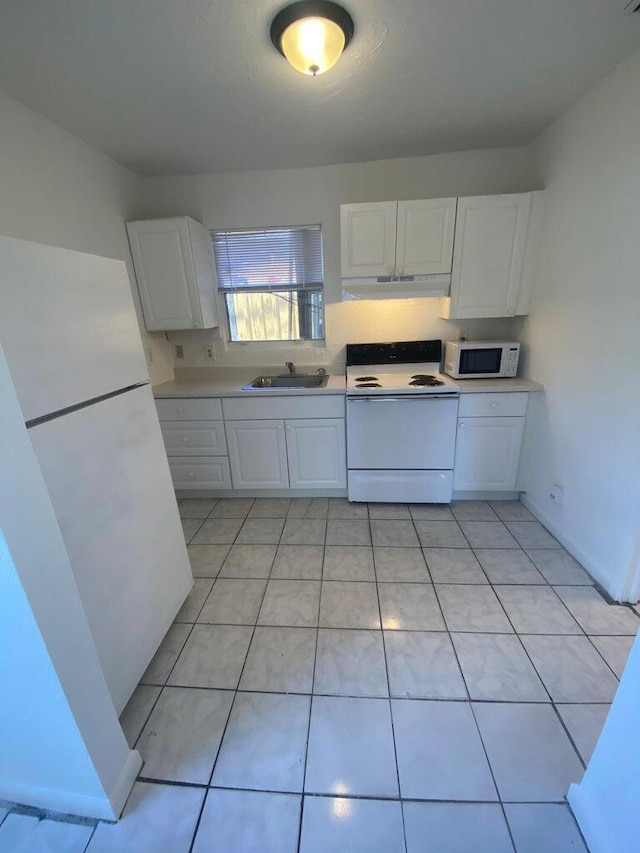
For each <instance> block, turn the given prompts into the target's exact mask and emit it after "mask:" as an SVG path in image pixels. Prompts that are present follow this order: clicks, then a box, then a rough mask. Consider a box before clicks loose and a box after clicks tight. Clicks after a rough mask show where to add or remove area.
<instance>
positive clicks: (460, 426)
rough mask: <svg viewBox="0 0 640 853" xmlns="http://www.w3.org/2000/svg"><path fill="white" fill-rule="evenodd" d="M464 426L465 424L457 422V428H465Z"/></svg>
mask: <svg viewBox="0 0 640 853" xmlns="http://www.w3.org/2000/svg"><path fill="white" fill-rule="evenodd" d="M465 426H466V424H458V428H459V429H464V428H465Z"/></svg>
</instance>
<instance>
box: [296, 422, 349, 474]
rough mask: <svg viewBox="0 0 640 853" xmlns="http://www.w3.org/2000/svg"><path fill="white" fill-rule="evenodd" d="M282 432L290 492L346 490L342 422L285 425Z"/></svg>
mask: <svg viewBox="0 0 640 853" xmlns="http://www.w3.org/2000/svg"><path fill="white" fill-rule="evenodd" d="M285 432H286V437H287V459H288V462H289V485H290V487H291V488H292V489H322V488H325V489H345V488H346V487H347V463H346V441H345V428H344V420H343V419H341V418H318V419H317V420H296V421H287V422H286V430H285Z"/></svg>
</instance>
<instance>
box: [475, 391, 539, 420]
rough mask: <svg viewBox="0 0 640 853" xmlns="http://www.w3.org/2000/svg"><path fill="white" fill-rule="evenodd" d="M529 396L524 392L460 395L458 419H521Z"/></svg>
mask: <svg viewBox="0 0 640 853" xmlns="http://www.w3.org/2000/svg"><path fill="white" fill-rule="evenodd" d="M528 401H529V395H528V394H527V393H526V392H521V391H517V392H511V393H510V392H504V393H502V392H499V393H497V394H481V393H479V394H460V405H459V407H458V417H460V418H495V417H522V416H523V415H525V414H526V412H527V403H528Z"/></svg>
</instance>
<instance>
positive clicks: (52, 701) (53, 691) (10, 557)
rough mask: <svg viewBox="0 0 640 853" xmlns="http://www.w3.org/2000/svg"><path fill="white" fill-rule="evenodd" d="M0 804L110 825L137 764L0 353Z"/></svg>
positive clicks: (121, 804)
mask: <svg viewBox="0 0 640 853" xmlns="http://www.w3.org/2000/svg"><path fill="white" fill-rule="evenodd" d="M0 399H1V400H2V406H0V435H1V436H2V441H0V470H1V471H2V489H0V650H1V652H0V685H1V693H2V711H1V720H2V721H1V723H0V799H6V800H10V801H14V802H18V803H23V804H26V805H31V806H39V807H42V808H47V809H54V810H56V811H61V812H70V813H73V814H79V815H86V816H89V817H99V818H104V819H107V820H113V819H114V818H115V817H117V816H118V815H119V813H120V811H121V809H122V807H123V806H124V802H125V799H126V796H127V794H128V792H129V790H130V788H131V785H132V784H133V781H134V779H135V776H136V773H137V771H138V769H139V767H140V765H141V759H140V756H139V755H138V753H137V752H133V751H131V750H129V748H128V746H127V743H126V741H125V739H124V735H123V733H122V730H121V728H120V725H119V723H118V718H117V715H116V711H115V708H114V707H113V702H112V701H111V696H110V694H109V691H108V689H107V685H106V682H105V680H104V676H103V674H102V669H101V668H100V663H99V661H98V656H97V653H96V649H95V646H94V643H93V639H92V636H91V632H90V630H89V625H88V623H87V620H86V616H85V613H84V609H83V607H82V602H81V600H80V596H79V593H78V589H77V587H76V584H75V579H74V576H73V571H72V568H71V565H70V563H69V559H68V556H67V552H66V549H65V547H64V542H63V540H62V534H61V532H60V528H59V527H58V523H57V521H56V518H55V514H54V511H53V507H52V506H51V502H50V500H49V496H48V493H47V490H46V486H45V484H44V480H43V478H42V474H41V472H40V469H39V466H38V463H37V461H36V457H35V454H34V451H33V448H32V446H31V442H30V440H29V436H28V433H27V430H26V428H25V425H24V422H23V416H22V411H21V409H20V406H19V403H18V398H17V395H16V393H15V388H14V387H13V383H12V381H11V377H10V375H9V370H8V367H7V363H6V361H5V357H4V353H3V351H2V349H1V348H0Z"/></svg>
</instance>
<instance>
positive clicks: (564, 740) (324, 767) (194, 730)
mask: <svg viewBox="0 0 640 853" xmlns="http://www.w3.org/2000/svg"><path fill="white" fill-rule="evenodd" d="M180 511H181V515H182V517H183V524H184V530H185V536H186V539H187V542H188V543H189V554H190V558H191V562H192V566H193V569H194V575H195V577H196V580H195V586H194V589H193V592H192V593H191V594H190V596H189V598H188V599H187V601H186V602H185V604H184V606H183V607H182V609H181V610H180V613H179V614H178V617H177V619H176V622H175V623H174V625H173V626H172V628H171V629H170V630H169V633H168V634H167V636H166V638H165V640H164V642H163V643H162V645H161V647H160V649H159V651H158V653H157V654H156V656H155V658H154V660H153V661H152V663H151V664H150V666H149V668H148V669H147V671H146V673H145V675H144V677H143V679H142V682H141V685H140V686H139V687H138V689H137V690H136V692H135V693H134V695H133V697H132V699H131V701H130V703H129V705H128V706H127V708H126V710H125V712H124V714H123V717H122V723H123V727H124V729H125V733H126V735H127V737H128V739H129V741H130V743H131V745H132V746H133V745H135V746H136V748H137V749H139V750H140V752H141V754H142V756H143V758H144V761H145V763H144V766H143V769H142V772H141V776H140V780H139V781H138V782H137V783H136V785H135V787H134V790H133V792H132V795H131V797H130V799H129V802H128V804H127V807H126V810H125V813H124V816H123V818H122V820H121V821H120V822H119V823H118V824H117V825H107V824H99V825H98V826H97V827H96V828H95V829H94V828H93V827H92V826H85V825H81V824H78V825H72V824H61V823H58V822H55V821H48V820H44V821H40V822H38V821H37V819H36V818H34V817H33V816H30V815H25V814H21V813H19V812H16V811H15V810H14V811H13V812H9V813H8V815H7V816H6V817H5V818H4V822H3V823H2V824H1V825H0V849H2V850H3V851H4V850H7V851H10V850H12V849H14V848H15V849H16V850H17V849H20V850H22V849H29V850H31V849H32V848H33V849H50V850H54V851H56V853H58V851H61V853H80V851H85V850H86V851H87V853H115V851H118V853H148V851H163V853H164V851H167V853H190V851H192V853H214V851H215V853H248V851H251V853H255V851H260V853H296V851H300V853H316V851H318V853H319V851H323V853H334V851H335V853H337V851H341V853H342V851H350V853H363V852H364V851H367V853H396V851H398V853H401V851H402V853H431V852H432V851H433V853H461V851H462V853H465V852H466V851H469V853H471V851H473V853H503V851H504V853H508V851H510V852H511V853H513V851H514V850H515V851H516V853H538V851H543V850H553V851H554V853H564V851H572V853H579V851H583V853H584V850H585V847H584V844H583V842H582V840H581V837H580V834H579V832H578V830H577V827H576V825H575V823H574V821H573V818H572V816H571V814H570V812H569V810H568V808H567V806H566V805H565V804H564V795H565V794H566V791H567V788H568V786H569V784H570V783H571V782H574V781H578V780H579V779H580V777H581V774H582V771H583V767H584V763H585V762H586V761H587V760H588V758H589V755H590V753H591V751H592V749H593V747H594V744H595V741H596V739H597V736H598V734H599V731H600V729H601V727H602V724H603V721H604V719H605V716H606V713H607V710H608V707H609V703H610V702H611V700H612V698H613V695H614V693H615V690H616V685H617V683H618V677H619V676H620V675H621V672H622V669H623V667H624V663H625V660H626V656H627V654H628V652H629V649H630V647H631V643H632V642H633V636H634V634H635V632H636V630H637V628H638V625H639V624H640V623H639V620H638V617H637V615H636V613H634V611H633V610H632V609H631V608H628V607H618V606H612V605H608V604H607V603H606V602H605V601H604V600H603V599H602V598H601V597H600V595H599V594H598V592H597V591H596V590H595V588H594V587H593V586H592V582H591V580H590V578H589V576H588V575H587V574H586V573H585V572H584V570H583V569H582V568H581V566H580V565H579V564H578V563H576V561H575V560H573V558H572V557H571V556H570V555H569V554H567V553H566V552H565V551H564V550H563V549H562V548H561V547H560V545H559V544H558V542H557V541H556V540H555V539H554V538H553V537H552V536H551V535H550V534H549V533H548V532H547V531H546V530H545V528H544V527H542V525H541V524H539V523H538V522H537V521H536V520H535V519H534V518H533V516H531V515H530V514H529V513H528V511H527V510H526V508H525V507H523V506H522V505H521V504H520V503H517V502H496V503H492V504H489V503H486V502H480V501H471V502H464V503H458V504H453V505H452V506H451V507H450V508H449V507H446V506H429V505H419V506H411V507H409V506H405V505H398V504H393V505H381V504H371V505H370V506H368V507H367V506H366V505H363V504H349V503H348V502H347V501H346V500H343V499H330V500H326V499H325V500H311V499H309V500H303V499H298V500H292V501H289V500H286V499H285V500H282V499H257V500H255V501H254V500H245V499H235V500H232V499H229V500H219V501H218V500H183V501H181V503H180ZM0 805H1V804H0ZM3 816H4V815H3V812H2V809H0V819H2V817H3ZM38 833H39V835H38ZM25 839H27V841H26V842H25ZM29 839H31V843H32V847H28V843H29ZM20 843H26V844H27V846H25V847H24V848H23V847H20V846H19V844H20ZM47 844H48V845H49V846H48V847H47V846H46V845H47ZM12 845H13V847H12ZM33 845H35V846H33Z"/></svg>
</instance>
